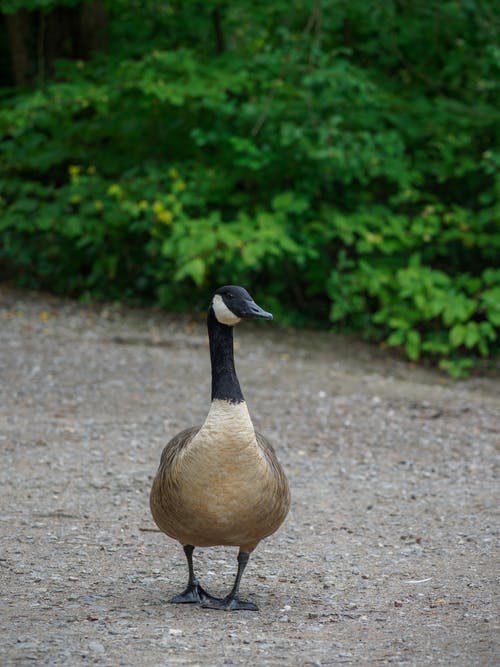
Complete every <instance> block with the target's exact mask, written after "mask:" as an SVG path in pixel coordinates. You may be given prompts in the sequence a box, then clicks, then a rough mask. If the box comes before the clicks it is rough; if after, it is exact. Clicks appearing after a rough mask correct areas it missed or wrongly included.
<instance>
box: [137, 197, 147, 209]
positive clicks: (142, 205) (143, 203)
mask: <svg viewBox="0 0 500 667" xmlns="http://www.w3.org/2000/svg"><path fill="white" fill-rule="evenodd" d="M137 208H138V209H139V211H147V209H148V208H149V203H148V202H147V201H146V200H145V199H141V201H140V202H138V203H137Z"/></svg>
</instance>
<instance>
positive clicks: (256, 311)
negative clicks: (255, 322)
mask: <svg viewBox="0 0 500 667" xmlns="http://www.w3.org/2000/svg"><path fill="white" fill-rule="evenodd" d="M238 317H247V318H250V317H261V318H262V319H264V320H272V319H273V316H272V315H271V313H268V312H267V311H266V310H263V309H262V308H261V307H260V306H258V305H257V304H256V303H255V301H245V303H244V305H243V308H242V309H241V311H240V312H239V313H238Z"/></svg>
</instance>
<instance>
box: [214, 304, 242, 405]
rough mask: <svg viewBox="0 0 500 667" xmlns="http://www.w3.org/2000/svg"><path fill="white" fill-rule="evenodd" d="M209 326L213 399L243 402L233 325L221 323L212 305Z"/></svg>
mask: <svg viewBox="0 0 500 667" xmlns="http://www.w3.org/2000/svg"><path fill="white" fill-rule="evenodd" d="M207 327H208V339H209V342H210V361H211V363H212V401H213V400H214V399H216V398H218V399H220V400H223V401H230V402H231V403H241V402H242V401H244V400H245V399H244V398H243V394H242V393H241V388H240V383H239V382H238V378H237V376H236V370H235V368H234V354H233V327H230V326H228V325H227V324H221V323H220V322H219V321H218V320H217V318H216V317H215V313H214V310H213V308H212V307H210V308H209V310H208V318H207Z"/></svg>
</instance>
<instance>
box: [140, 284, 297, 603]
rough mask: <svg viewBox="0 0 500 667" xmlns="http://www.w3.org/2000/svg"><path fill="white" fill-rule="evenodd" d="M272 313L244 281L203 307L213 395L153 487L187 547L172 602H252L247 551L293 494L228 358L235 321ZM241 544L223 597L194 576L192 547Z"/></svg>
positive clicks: (171, 446)
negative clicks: (244, 588)
mask: <svg viewBox="0 0 500 667" xmlns="http://www.w3.org/2000/svg"><path fill="white" fill-rule="evenodd" d="M249 317H263V318H266V319H271V317H272V316H271V315H270V314H269V313H266V311H263V310H262V309H261V308H260V307H259V306H257V304H255V303H254V301H253V300H252V298H251V297H250V295H249V294H248V292H246V290H244V289H243V288H241V287H236V286H232V285H229V286H226V287H223V288H220V289H219V290H217V292H216V293H215V295H214V298H213V300H212V303H211V305H210V308H209V312H208V320H207V324H208V334H209V342H210V356H211V365H212V402H211V406H210V410H209V412H208V415H207V417H206V419H205V421H204V423H203V424H202V425H201V426H198V427H193V428H188V429H186V430H184V431H181V432H180V433H179V434H177V435H176V436H175V437H174V438H172V440H171V441H170V442H169V443H168V444H167V446H166V447H165V449H164V450H163V453H162V455H161V460H160V466H159V468H158V472H157V474H156V477H155V478H154V481H153V486H152V489H151V512H152V515H153V518H154V520H155V522H156V524H157V525H158V527H159V528H160V529H161V530H162V531H163V532H164V533H166V534H167V535H169V536H170V537H172V538H174V539H176V540H178V541H179V542H180V543H181V544H182V546H183V547H184V551H185V554H186V557H187V561H188V567H189V581H188V587H187V589H186V590H185V591H184V593H182V594H180V595H178V596H176V597H175V598H173V600H172V601H173V602H201V603H202V604H203V606H208V607H214V608H217V609H256V606H255V605H254V604H253V603H251V602H245V601H242V600H240V599H239V597H238V589H239V582H240V579H241V576H242V574H243V570H244V568H245V566H246V563H247V561H248V557H249V555H250V553H251V552H252V551H253V549H255V547H256V546H257V544H258V543H259V542H260V540H262V539H263V538H264V537H267V536H269V535H271V534H272V533H274V532H275V531H276V530H277V529H278V528H279V526H280V525H281V523H282V522H283V521H284V519H285V517H286V515H287V512H288V508H289V504H290V494H289V489H288V483H287V479H286V477H285V474H284V472H283V470H282V468H281V466H280V464H279V462H278V460H277V458H276V454H275V452H274V450H273V448H272V446H271V445H270V443H269V442H268V441H267V440H266V439H265V438H264V436H262V435H261V434H259V433H257V432H256V431H255V429H254V427H253V424H252V420H251V418H250V414H249V412H248V408H247V404H246V402H245V400H244V398H243V394H242V392H241V389H240V386H239V382H238V378H237V376H236V371H235V369H234V358H233V338H232V332H233V327H234V326H235V324H237V323H238V322H239V321H240V320H241V319H243V318H249ZM209 546H235V547H239V555H238V574H237V576H236V581H235V585H234V587H233V590H232V591H231V593H230V594H229V595H228V596H227V597H226V598H224V599H222V600H220V599H218V598H214V597H212V596H210V595H209V594H208V593H207V592H206V591H204V590H203V589H202V588H201V586H200V585H199V583H198V580H197V579H196V577H195V576H194V570H193V564H192V553H193V550H194V547H209Z"/></svg>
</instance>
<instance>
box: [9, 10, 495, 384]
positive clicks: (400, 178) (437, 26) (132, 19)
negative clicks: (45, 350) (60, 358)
mask: <svg viewBox="0 0 500 667" xmlns="http://www.w3.org/2000/svg"><path fill="white" fill-rule="evenodd" d="M20 4H21V5H22V3H20V1H19V2H18V1H17V0H16V3H14V5H15V6H14V5H13V8H14V9H15V8H17V7H18V6H19V5H20ZM55 4H56V3H54V2H44V6H54V5H55ZM72 4H75V3H72ZM311 5H312V6H305V5H304V3H301V2H298V1H297V2H291V3H290V2H286V3H285V2H276V3H264V2H256V3H252V4H249V3H243V2H233V3H231V4H228V3H226V2H222V1H220V2H215V1H214V2H210V3H185V2H184V3H181V2H180V1H179V2H172V3H168V6H167V5H164V4H163V3H160V4H158V3H156V2H147V3H142V4H140V5H139V4H137V5H136V4H135V3H121V2H120V3H109V6H108V11H109V40H110V46H109V53H108V54H107V56H106V57H104V56H102V55H96V56H95V57H94V58H93V59H90V60H88V61H82V60H80V61H60V62H59V63H57V64H56V69H55V71H54V73H53V76H52V77H51V78H50V79H49V80H47V81H45V82H41V83H39V85H37V86H36V87H35V88H34V89H33V90H22V89H4V99H5V100H7V102H8V104H7V105H4V108H3V109H2V110H1V111H0V193H1V199H0V232H1V242H0V277H1V278H3V279H10V280H15V281H16V282H18V283H19V284H22V285H28V286H32V287H36V286H43V287H45V288H49V289H52V290H54V291H56V292H59V293H72V294H75V295H79V294H81V295H87V296H89V297H91V298H108V299H109V298H111V299H128V300H134V299H142V300H149V301H155V302H157V303H160V304H162V305H163V306H165V307H168V308H188V307H194V308H198V307H200V306H201V305H202V304H203V303H204V301H205V299H206V294H207V292H208V291H209V290H210V289H211V288H213V286H214V285H217V284H220V283H226V282H241V283H244V284H248V285H250V286H251V287H252V290H253V291H255V292H256V293H257V294H259V291H260V292H261V293H262V296H264V297H265V299H267V302H268V303H270V304H272V305H273V307H274V308H275V310H277V314H278V315H279V316H280V317H281V319H282V321H283V322H285V323H288V324H299V325H303V324H315V325H318V326H325V325H326V324H327V323H328V322H330V323H331V324H332V325H333V326H334V327H336V328H338V329H341V330H348V331H359V332H361V333H362V334H363V335H364V336H365V337H367V338H369V339H372V340H377V341H380V342H381V343H383V344H388V345H391V346H397V347H398V348H399V349H401V350H402V351H403V352H404V353H405V354H406V355H407V356H408V358H410V359H412V360H418V359H421V358H428V359H431V360H434V361H436V362H437V363H439V364H440V365H441V367H442V368H444V369H446V370H447V371H448V372H450V373H452V374H454V375H460V374H463V373H465V372H466V371H467V369H468V368H470V367H471V366H472V365H473V364H474V363H475V362H476V360H477V359H479V358H481V357H488V356H491V355H492V354H494V353H495V351H496V350H498V337H497V330H498V326H499V323H500V315H499V305H498V304H499V302H500V299H499V296H500V273H499V271H498V270H495V267H497V266H498V258H499V256H500V248H499V246H500V233H499V229H498V218H499V215H498V213H499V211H498V191H499V187H498V186H499V180H498V173H499V170H498V161H499V160H498V152H497V151H496V150H495V148H494V147H495V145H496V143H495V142H496V129H497V124H498V120H499V118H498V112H497V109H496V106H495V93H496V88H497V82H498V63H499V61H500V57H499V56H500V50H499V49H498V48H497V46H496V43H497V41H498V40H497V38H498V35H497V33H496V31H495V27H494V23H493V22H492V21H490V20H489V19H488V17H489V14H488V3H486V2H484V3H483V2H471V3H463V4H457V3H456V2H454V1H452V0H448V1H444V2H437V0H436V1H434V0H426V1H425V2H422V3H400V2H396V1H394V2H392V1H388V2H386V3H382V4H380V5H377V6H376V7H375V8H373V10H372V11H370V12H367V11H366V4H365V3H362V2H361V0H351V1H350V2H347V0H345V1H344V0H342V1H340V2H338V1H335V2H334V1H333V0H330V1H327V0H324V1H323V2H322V3H311ZM216 10H217V12H218V17H219V19H220V17H222V25H219V34H218V37H217V40H216V39H215V37H214V36H212V33H211V32H210V31H211V30H212V25H213V20H214V13H213V12H214V11H216ZM221 30H223V31H224V35H223V37H224V39H222V37H221ZM423 34H425V35H426V39H425V40H422V35H423ZM216 47H217V48H216ZM216 51H218V52H216ZM193 288H196V289H193ZM194 295H197V296H194Z"/></svg>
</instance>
